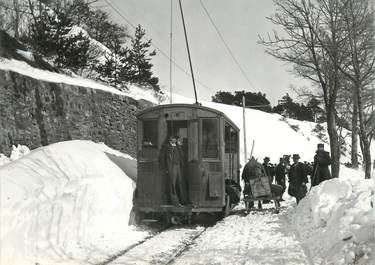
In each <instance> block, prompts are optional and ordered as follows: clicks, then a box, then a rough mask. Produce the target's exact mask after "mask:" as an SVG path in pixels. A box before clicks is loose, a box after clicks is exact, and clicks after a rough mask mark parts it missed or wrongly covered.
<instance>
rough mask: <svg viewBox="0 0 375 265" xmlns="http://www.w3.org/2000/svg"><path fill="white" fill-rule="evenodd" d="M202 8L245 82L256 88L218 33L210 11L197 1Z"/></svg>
mask: <svg viewBox="0 0 375 265" xmlns="http://www.w3.org/2000/svg"><path fill="white" fill-rule="evenodd" d="M199 2H200V4H201V6H202V8H203V10H204V11H205V13H206V15H207V17H208V19H209V20H210V22H211V24H212V26H213V27H214V28H215V30H216V33H217V34H218V35H219V37H220V39H221V41H222V42H223V43H224V46H225V48H226V49H227V51H228V53H229V55H230V56H231V57H232V59H233V61H234V62H235V64H236V65H237V67H238V68H239V69H240V71H241V73H242V75H243V76H244V77H245V79H246V80H247V82H248V83H249V85H250V86H251V87H252V88H253V89H254V90H256V88H255V86H254V85H253V83H252V82H251V81H250V79H249V77H248V76H247V75H246V73H245V71H244V70H243V68H242V67H241V65H240V63H239V62H238V61H237V59H236V57H235V56H234V54H233V52H232V50H231V49H230V47H229V45H228V44H227V42H226V41H225V39H224V37H223V35H222V34H221V33H220V30H219V29H218V27H217V26H216V24H215V22H214V21H213V19H212V17H211V16H210V13H209V12H208V10H207V8H206V7H205V5H204V4H203V2H202V0H200V1H199Z"/></svg>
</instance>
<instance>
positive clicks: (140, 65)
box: [128, 25, 160, 91]
mask: <svg viewBox="0 0 375 265" xmlns="http://www.w3.org/2000/svg"><path fill="white" fill-rule="evenodd" d="M145 35H146V31H145V30H144V29H143V28H142V27H141V25H138V26H137V28H136V30H135V35H134V38H133V39H132V41H131V48H130V49H129V57H128V59H129V61H130V65H131V68H130V69H129V71H131V72H132V75H131V76H129V78H130V79H129V81H130V82H133V83H138V84H144V85H149V86H151V87H152V88H153V89H154V90H156V91H159V90H160V87H159V85H158V82H159V79H158V78H157V77H154V76H153V73H152V71H151V68H152V66H153V65H152V63H151V58H152V57H153V56H155V55H156V52H155V51H149V49H150V47H151V40H144V36H145ZM133 71H134V74H133Z"/></svg>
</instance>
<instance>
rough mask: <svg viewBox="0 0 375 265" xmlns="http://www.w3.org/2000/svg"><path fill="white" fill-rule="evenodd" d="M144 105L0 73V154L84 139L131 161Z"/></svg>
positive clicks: (123, 98) (108, 94)
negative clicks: (16, 148) (20, 146)
mask: <svg viewBox="0 0 375 265" xmlns="http://www.w3.org/2000/svg"><path fill="white" fill-rule="evenodd" d="M148 106H151V103H149V102H146V101H136V100H135V99H133V98H129V97H126V96H121V95H116V94H112V93H109V92H106V91H101V90H96V89H91V88H86V87H78V86H72V85H67V84H61V83H50V82H45V81H40V80H36V79H33V78H30V77H27V76H24V75H21V74H18V73H15V72H10V71H0V153H4V154H7V155H9V152H10V150H11V146H12V145H13V144H24V145H27V146H29V147H30V148H31V149H34V148H36V147H39V146H41V145H48V144H51V143H54V142H59V141H64V140H72V139H85V140H93V141H95V142H104V143H105V144H107V145H108V146H110V147H112V148H114V149H117V150H120V151H123V152H126V153H128V154H130V155H133V156H135V152H136V117H135V114H136V113H137V112H138V111H140V110H142V109H144V108H145V107H148Z"/></svg>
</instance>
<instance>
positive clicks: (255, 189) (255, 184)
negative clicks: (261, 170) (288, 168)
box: [250, 176, 271, 198]
mask: <svg viewBox="0 0 375 265" xmlns="http://www.w3.org/2000/svg"><path fill="white" fill-rule="evenodd" d="M250 187H251V193H252V195H253V197H255V198H257V197H262V196H268V195H270V194H271V186H270V182H269V179H268V177H267V176H260V177H258V178H256V179H250Z"/></svg>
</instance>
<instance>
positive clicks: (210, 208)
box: [133, 104, 241, 222]
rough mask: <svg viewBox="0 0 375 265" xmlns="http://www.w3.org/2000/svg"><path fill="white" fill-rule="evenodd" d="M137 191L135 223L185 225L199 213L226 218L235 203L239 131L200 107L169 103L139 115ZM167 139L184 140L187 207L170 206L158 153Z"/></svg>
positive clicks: (224, 118)
mask: <svg viewBox="0 0 375 265" xmlns="http://www.w3.org/2000/svg"><path fill="white" fill-rule="evenodd" d="M137 130H138V137H137V138H138V139H137V141H138V142H137V163H138V165H137V171H138V172H137V173H138V175H137V186H136V190H135V192H134V196H133V210H134V212H135V214H136V216H137V219H138V221H140V220H141V219H152V218H156V217H159V218H160V217H163V218H166V219H165V220H167V221H169V222H170V221H171V220H173V218H176V217H177V218H178V220H180V221H181V220H187V221H188V222H190V220H191V217H192V216H194V215H197V214H200V213H213V214H219V215H221V216H226V215H228V214H229V212H230V210H231V208H232V207H233V206H234V205H235V204H236V203H238V202H239V199H240V193H241V187H240V162H239V128H238V127H237V126H236V125H235V124H234V123H233V121H232V120H230V119H229V118H228V117H227V116H226V115H225V114H224V113H222V112H220V111H219V110H216V109H212V108H208V107H204V106H202V105H200V104H167V105H159V106H156V107H152V108H148V109H146V110H144V111H142V112H140V113H139V114H138V115H137ZM169 136H178V137H179V138H180V139H181V140H182V146H181V150H182V152H183V158H184V159H185V161H184V162H185V163H184V164H185V165H186V166H185V167H184V168H183V169H182V175H183V179H184V180H186V186H187V195H188V199H189V202H190V203H189V205H183V206H175V205H173V204H171V201H170V198H169V192H168V185H169V184H168V181H169V178H168V176H167V174H166V173H165V170H162V168H161V165H160V162H159V161H160V159H159V158H160V152H161V148H162V146H163V143H165V142H166V139H168V138H169Z"/></svg>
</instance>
